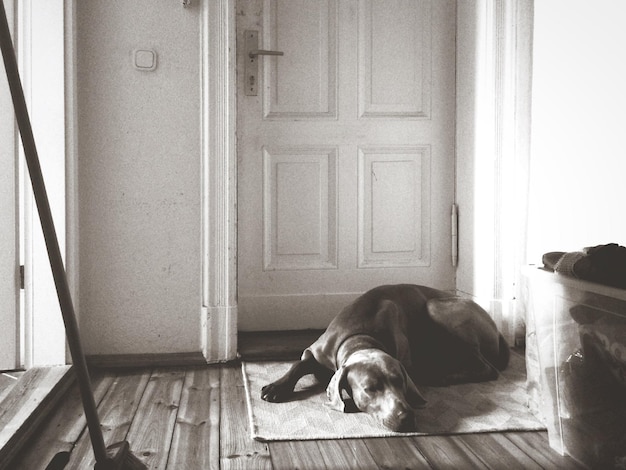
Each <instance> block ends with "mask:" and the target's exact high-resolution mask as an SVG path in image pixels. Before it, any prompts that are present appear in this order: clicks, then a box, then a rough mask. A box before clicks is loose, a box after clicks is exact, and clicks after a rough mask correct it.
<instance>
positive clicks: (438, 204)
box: [237, 0, 455, 330]
mask: <svg viewBox="0 0 626 470" xmlns="http://www.w3.org/2000/svg"><path fill="white" fill-rule="evenodd" d="M237 15H238V18H237V34H238V36H237V41H238V77H239V78H238V81H239V84H238V122H237V125H238V127H237V135H238V211H239V213H238V299H239V300H238V305H239V312H240V313H239V315H240V316H239V327H240V329H241V330H271V329H301V328H321V327H325V326H326V325H327V324H328V322H329V321H330V319H331V318H332V317H333V316H334V315H335V314H336V313H337V311H338V310H339V309H340V308H341V307H342V306H343V305H345V304H346V302H348V301H350V300H351V299H353V298H354V297H356V296H357V295H359V294H361V293H363V292H364V291H366V290H367V289H369V288H371V287H374V286H376V285H379V284H385V283H397V282H410V283H417V284H426V285H430V286H433V287H437V288H442V289H453V288H454V269H453V267H452V263H451V254H450V245H451V244H450V207H451V204H452V202H453V194H454V123H455V114H454V109H455V93H454V89H455V2H453V1H447V0H446V1H443V0H437V1H427V0H385V1H382V0H315V1H311V0H240V1H239V2H238V8H237ZM251 31H257V32H258V42H259V49H262V50H272V51H280V52H283V54H284V55H282V56H275V55H261V56H258V57H256V58H250V57H249V51H248V50H246V44H247V42H248V41H247V39H248V38H247V37H246V34H252V35H253V34H254V33H250V32H251ZM247 32H248V33H247ZM249 47H250V45H249V44H248V48H249ZM251 60H252V61H254V60H257V61H258V67H259V74H258V77H256V78H251V77H250V76H247V75H246V65H247V64H246V62H247V61H251ZM255 88H256V93H257V94H256V96H255V95H254V94H253V93H254V91H255V90H254V89H255ZM250 93H252V95H251V94H250Z"/></svg>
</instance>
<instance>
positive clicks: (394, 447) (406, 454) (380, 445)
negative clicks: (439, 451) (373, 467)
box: [364, 437, 432, 469]
mask: <svg viewBox="0 0 626 470" xmlns="http://www.w3.org/2000/svg"><path fill="white" fill-rule="evenodd" d="M364 442H365V446H366V447H367V450H368V452H369V453H370V455H371V456H372V458H373V459H374V461H375V462H376V464H377V465H378V466H379V467H380V468H382V469H408V468H432V467H431V466H430V464H429V463H428V460H426V457H424V456H423V455H422V453H421V452H420V451H419V449H418V448H417V446H416V445H415V442H414V441H413V440H412V439H410V438H406V437H396V438H393V439H365V440H364Z"/></svg>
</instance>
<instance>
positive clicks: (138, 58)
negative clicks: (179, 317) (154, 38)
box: [133, 49, 157, 72]
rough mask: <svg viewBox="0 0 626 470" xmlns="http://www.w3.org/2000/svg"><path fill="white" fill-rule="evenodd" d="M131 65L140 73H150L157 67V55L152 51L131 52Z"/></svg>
mask: <svg viewBox="0 0 626 470" xmlns="http://www.w3.org/2000/svg"><path fill="white" fill-rule="evenodd" d="M133 65H134V66H135V68H136V69H137V70H141V71H142V72H151V71H153V70H154V69H156V66H157V54H156V52H155V51H153V50H152V49H135V50H134V51H133Z"/></svg>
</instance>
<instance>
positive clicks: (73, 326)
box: [0, 0, 107, 462]
mask: <svg viewBox="0 0 626 470" xmlns="http://www.w3.org/2000/svg"><path fill="white" fill-rule="evenodd" d="M1 3H2V8H0V46H1V49H2V57H3V59H4V66H5V69H6V73H7V79H8V81H9V88H10V90H11V97H12V98H13V106H14V108H15V117H16V119H17V124H18V127H19V130H20V135H21V136H22V144H23V146H24V155H25V157H26V163H27V166H28V172H29V173H30V180H31V183H32V186H33V194H34V196H35V203H36V204H37V210H38V212H39V219H40V221H41V228H42V229H43V235H44V239H45V242H46V248H47V250H48V257H49V259H50V267H51V268H52V276H53V278H54V284H55V286H56V290H57V295H58V297H59V304H60V306H61V313H62V315H63V322H64V323H65V331H66V335H67V342H68V344H69V348H70V353H71V355H72V361H73V366H74V370H75V371H76V376H77V379H78V386H79V389H80V395H81V399H82V402H83V408H84V409H85V418H86V420H87V425H88V427H89V435H90V437H91V443H92V446H93V451H94V455H95V458H96V461H98V462H100V461H105V460H107V453H106V446H105V445H104V438H103V437H102V430H101V429H100V419H99V418H98V411H97V408H96V402H95V400H94V397H93V391H92V389H91V381H90V379H89V371H88V370H87V362H86V360H85V354H84V352H83V347H82V344H81V341H80V336H79V332H78V323H77V321H76V315H75V313H74V306H73V304H72V297H71V294H70V289H69V285H68V282H67V276H66V273H65V267H64V265H63V258H62V256H61V250H60V249H59V242H58V239H57V235H56V230H55V228H54V221H53V219H52V212H51V210H50V203H49V201H48V195H47V193H46V187H45V184H44V179H43V175H42V173H41V165H40V163H39V157H38V155H37V148H36V146H35V138H34V137H33V130H32V126H31V123H30V118H29V116H28V109H27V107H26V100H25V99H24V90H23V88H22V84H21V81H20V76H19V71H18V66H17V59H16V57H15V50H14V49H13V41H12V40H11V32H10V31H9V23H8V20H7V16H6V11H5V8H4V1H3V0H2V2H1Z"/></svg>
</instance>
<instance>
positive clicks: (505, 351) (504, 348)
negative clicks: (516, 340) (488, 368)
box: [493, 335, 511, 370]
mask: <svg viewBox="0 0 626 470" xmlns="http://www.w3.org/2000/svg"><path fill="white" fill-rule="evenodd" d="M510 355H511V350H510V348H509V344H508V343H507V342H506V340H505V339H504V336H502V335H500V342H499V345H498V357H497V358H496V360H495V361H494V364H493V365H494V366H495V367H496V368H497V369H498V370H504V369H506V366H508V365H509V357H510Z"/></svg>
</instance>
